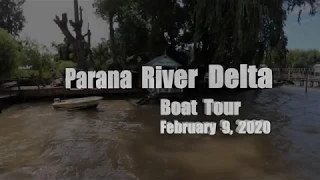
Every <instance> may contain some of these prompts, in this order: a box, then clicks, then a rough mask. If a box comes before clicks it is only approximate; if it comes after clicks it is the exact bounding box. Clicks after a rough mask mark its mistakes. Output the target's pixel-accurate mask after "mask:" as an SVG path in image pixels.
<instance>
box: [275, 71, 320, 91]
mask: <svg viewBox="0 0 320 180" xmlns="http://www.w3.org/2000/svg"><path fill="white" fill-rule="evenodd" d="M272 71H273V76H274V79H278V80H284V81H291V82H294V84H296V85H298V86H309V87H320V72H316V71H315V69H313V68H281V69H280V68H273V69H272Z"/></svg>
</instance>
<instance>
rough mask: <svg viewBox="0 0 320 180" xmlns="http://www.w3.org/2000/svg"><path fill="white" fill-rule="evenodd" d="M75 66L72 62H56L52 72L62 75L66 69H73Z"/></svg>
mask: <svg viewBox="0 0 320 180" xmlns="http://www.w3.org/2000/svg"><path fill="white" fill-rule="evenodd" d="M75 67H76V64H75V63H74V62H72V61H58V62H55V64H54V70H55V71H56V72H57V73H58V74H60V75H62V74H63V73H64V71H65V69H66V68H75Z"/></svg>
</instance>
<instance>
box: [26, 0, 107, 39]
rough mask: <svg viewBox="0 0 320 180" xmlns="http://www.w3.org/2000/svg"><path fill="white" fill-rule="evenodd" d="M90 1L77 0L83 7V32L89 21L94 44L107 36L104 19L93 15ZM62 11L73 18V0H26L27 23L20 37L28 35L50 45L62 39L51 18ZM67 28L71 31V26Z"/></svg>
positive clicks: (91, 0)
mask: <svg viewBox="0 0 320 180" xmlns="http://www.w3.org/2000/svg"><path fill="white" fill-rule="evenodd" d="M92 2H93V0H79V5H80V6H82V7H83V21H84V22H83V32H86V31H87V25H88V22H90V30H91V32H92V43H93V44H96V43H97V42H99V41H100V38H102V37H104V38H108V26H107V23H106V22H105V21H103V20H102V19H100V18H97V17H96V16H95V14H94V9H93V8H92ZM64 12H66V13H67V14H68V18H69V19H71V18H72V19H73V18H74V14H73V0H26V3H25V4H24V15H25V17H26V19H27V24H26V26H25V28H24V30H23V32H22V33H21V37H27V36H28V37H30V38H32V39H35V40H37V41H38V42H39V43H40V44H44V45H50V43H51V42H52V41H58V42H59V41H62V40H63V38H64V36H63V35H62V33H61V31H60V29H59V28H58V26H57V25H56V24H55V23H54V22H53V19H54V17H55V15H58V16H59V17H61V14H62V13H64ZM69 29H70V31H72V28H69ZM72 32H73V31H72Z"/></svg>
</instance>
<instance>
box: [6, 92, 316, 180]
mask: <svg viewBox="0 0 320 180" xmlns="http://www.w3.org/2000/svg"><path fill="white" fill-rule="evenodd" d="M216 99H217V100H219V99H220V100H221V99H224V100H241V101H242V107H241V109H240V113H241V115H240V117H232V118H230V117H228V119H230V120H234V119H235V118H240V119H253V118H258V119H266V120H270V121H271V123H272V132H271V134H270V135H264V136H250V135H241V136H240V135H238V136H236V135H235V136H225V135H220V134H218V135H216V136H203V135H202V136H196V135H179V136H178V135H175V136H173V135H160V134H159V132H160V130H159V121H160V119H163V117H162V118H161V117H160V115H159V112H160V110H159V105H156V104H153V105H148V106H144V107H137V106H133V105H132V103H131V102H130V101H126V100H104V101H102V102H101V103H100V105H99V106H98V109H97V110H88V111H70V112H67V111H56V110H54V109H52V108H51V106H50V102H33V103H23V104H17V105H14V106H12V107H10V108H9V109H6V110H5V111H4V112H3V114H0V179H8V180H11V179H39V180H44V179H48V180H54V179H59V180H64V179H88V180H91V179H92V180H93V179H104V180H105V179H112V180H131V179H132V180H134V179H140V180H164V179H166V180H196V179H199V180H200V179H210V180H212V179H230V180H232V179H235V180H239V179H245V180H246V179H253V180H256V179H261V180H267V179H270V180H278V179H279V180H280V179H303V180H316V179H318V177H320V171H319V169H320V151H319V150H320V106H319V105H320V90H317V89H309V91H308V94H305V93H304V89H303V88H299V87H286V86H284V87H280V88H275V89H270V90H262V91H249V92H244V93H237V94H233V95H228V96H225V97H222V96H219V98H218V97H216ZM200 109H201V108H200ZM221 118H222V117H213V116H212V117H205V116H202V115H199V116H198V117H178V120H199V119H201V120H220V119H221ZM166 119H167V120H170V119H173V117H168V118H166Z"/></svg>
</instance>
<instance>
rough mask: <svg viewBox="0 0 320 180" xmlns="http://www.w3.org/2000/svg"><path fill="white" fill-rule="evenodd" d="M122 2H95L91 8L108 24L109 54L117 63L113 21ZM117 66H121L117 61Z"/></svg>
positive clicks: (106, 0)
mask: <svg viewBox="0 0 320 180" xmlns="http://www.w3.org/2000/svg"><path fill="white" fill-rule="evenodd" d="M123 3H124V0H95V1H94V3H93V7H94V8H96V14H97V15H98V16H100V17H101V18H103V19H104V20H107V21H108V23H109V34H110V42H111V54H112V59H113V61H114V62H117V61H118V59H117V53H116V42H115V30H114V27H113V26H114V19H115V17H116V15H117V13H118V12H119V11H120V7H121V5H123ZM118 64H121V63H120V62H119V61H118Z"/></svg>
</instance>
